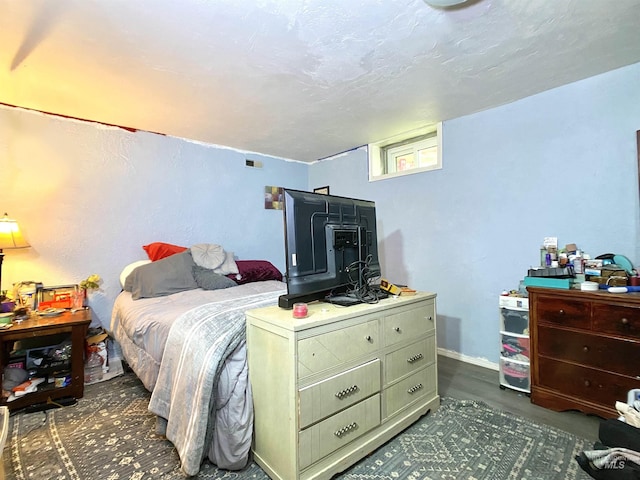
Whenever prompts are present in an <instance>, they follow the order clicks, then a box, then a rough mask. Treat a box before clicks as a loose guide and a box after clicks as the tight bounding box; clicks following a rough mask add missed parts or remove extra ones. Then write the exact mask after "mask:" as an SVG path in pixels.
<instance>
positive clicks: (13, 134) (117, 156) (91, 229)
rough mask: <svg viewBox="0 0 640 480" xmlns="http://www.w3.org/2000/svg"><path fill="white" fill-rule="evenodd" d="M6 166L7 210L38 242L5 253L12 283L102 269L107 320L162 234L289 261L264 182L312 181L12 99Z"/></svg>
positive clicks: (291, 167)
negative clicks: (131, 268) (133, 265)
mask: <svg viewBox="0 0 640 480" xmlns="http://www.w3.org/2000/svg"><path fill="white" fill-rule="evenodd" d="M245 158H249V159H253V160H260V161H262V162H263V168H261V169H253V168H249V167H246V166H245ZM0 172H1V174H0V192H2V193H1V194H0V195H1V197H0V198H1V200H0V209H2V212H4V211H6V212H8V213H9V215H10V217H12V218H15V219H16V220H18V221H19V222H20V225H21V227H22V229H23V231H24V235H25V237H26V238H27V240H28V241H29V243H30V244H31V248H29V249H25V250H12V251H5V261H4V265H3V278H2V285H3V286H2V288H3V289H5V290H6V289H9V288H11V285H12V284H13V283H14V282H18V281H22V280H37V281H42V282H44V284H45V285H62V284H73V283H78V282H79V281H80V280H82V279H84V278H86V277H87V276H88V275H90V274H92V273H97V274H99V275H101V276H102V278H103V279H104V283H103V285H102V288H101V289H100V290H99V291H97V292H95V293H92V294H91V295H90V298H89V304H90V306H91V307H92V310H93V312H94V318H95V320H96V322H94V323H101V324H102V325H104V326H108V325H109V322H110V319H111V308H112V306H113V301H114V299H115V297H116V295H117V294H118V292H119V291H120V285H119V281H118V277H119V274H120V272H121V271H122V268H123V267H124V266H125V265H127V264H128V263H130V262H132V261H135V260H140V259H143V258H146V254H145V252H144V250H143V249H142V246H143V245H146V244H148V243H151V242H156V241H162V242H169V243H174V244H178V245H184V246H191V245H193V244H195V243H217V244H220V245H222V246H223V247H224V248H225V249H226V250H228V251H232V252H234V254H235V255H236V256H237V257H238V258H240V259H266V260H269V261H271V262H273V263H274V264H275V265H276V266H277V267H279V268H280V269H283V268H284V253H283V250H284V247H283V245H284V233H283V232H284V229H283V223H282V222H283V220H282V212H281V211H280V210H265V208H264V188H265V186H267V185H274V186H288V187H292V188H300V189H305V188H307V179H308V166H307V165H306V164H303V163H298V162H290V161H284V160H281V159H276V158H272V157H267V156H264V155H257V154H251V153H243V152H238V151H235V150H231V149H228V148H220V147H214V146H210V145H202V144H197V143H193V142H189V141H185V140H182V139H177V138H173V137H166V136H162V135H157V134H151V133H146V132H129V131H126V130H123V129H119V128H112V127H105V126H101V125H97V124H93V123H88V122H79V121H73V120H69V119H63V118H58V117H53V116H48V115H42V114H38V113H34V112H29V111H24V110H20V109H16V108H0ZM285 180H286V185H283V182H285Z"/></svg>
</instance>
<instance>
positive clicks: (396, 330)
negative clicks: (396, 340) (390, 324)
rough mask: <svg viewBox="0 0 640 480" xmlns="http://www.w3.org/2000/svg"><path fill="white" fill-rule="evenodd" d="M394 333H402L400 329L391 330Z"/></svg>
mask: <svg viewBox="0 0 640 480" xmlns="http://www.w3.org/2000/svg"><path fill="white" fill-rule="evenodd" d="M393 330H394V331H395V332H396V333H402V331H401V330H400V327H396V328H394V329H393Z"/></svg>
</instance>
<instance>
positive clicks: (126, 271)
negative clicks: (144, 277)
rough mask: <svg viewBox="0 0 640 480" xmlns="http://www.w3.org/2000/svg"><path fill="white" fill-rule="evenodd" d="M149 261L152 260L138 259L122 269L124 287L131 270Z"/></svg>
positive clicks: (121, 282)
mask: <svg viewBox="0 0 640 480" xmlns="http://www.w3.org/2000/svg"><path fill="white" fill-rule="evenodd" d="M147 263H151V260H138V261H137V262H133V263H130V264H129V265H127V266H126V267H124V268H123V269H122V273H121V274H120V286H121V287H122V288H124V282H125V280H126V279H127V277H128V276H129V274H130V273H131V272H133V271H134V270H135V269H136V268H138V267H139V266H140V265H146V264H147Z"/></svg>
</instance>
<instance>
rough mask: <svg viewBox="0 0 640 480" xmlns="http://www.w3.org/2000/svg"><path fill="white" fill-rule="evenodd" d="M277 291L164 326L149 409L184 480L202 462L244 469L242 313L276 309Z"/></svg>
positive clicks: (247, 393) (246, 403)
mask: <svg viewBox="0 0 640 480" xmlns="http://www.w3.org/2000/svg"><path fill="white" fill-rule="evenodd" d="M281 293H282V292H268V293H262V294H256V295H252V296H249V297H245V298H241V299H234V300H230V301H223V302H217V303H210V304H206V305H201V306H199V307H196V308H194V309H193V310H190V311H188V312H186V313H184V314H183V315H182V316H180V317H179V318H178V319H177V320H176V321H175V322H174V324H173V325H172V326H171V331H170V332H169V336H168V338H167V343H166V346H165V351H164V355H163V357H162V358H163V359H162V363H161V365H160V371H159V374H158V381H157V383H156V386H155V389H154V390H153V393H152V395H151V401H150V402H149V411H150V412H152V413H154V414H155V415H158V433H160V434H162V435H165V436H166V437H167V439H169V440H170V441H171V442H172V443H173V444H174V446H175V447H176V450H177V451H178V454H179V455H180V460H181V468H182V471H183V472H184V473H185V474H186V475H196V474H197V473H198V471H199V470H200V465H201V463H202V461H203V460H204V459H205V458H207V457H208V458H209V459H210V460H211V461H212V462H213V463H215V464H216V465H218V467H220V468H224V469H229V470H237V469H241V468H243V467H244V466H245V465H246V464H247V462H248V458H249V450H250V447H251V435H252V431H253V406H252V399H251V388H250V385H249V381H248V375H247V362H246V348H245V338H246V327H245V315H244V312H245V311H246V310H249V309H253V308H259V307H264V306H268V305H275V304H277V300H278V296H279V295H280V294H281ZM214 392H215V394H214Z"/></svg>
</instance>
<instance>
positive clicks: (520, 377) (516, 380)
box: [500, 357, 531, 393]
mask: <svg viewBox="0 0 640 480" xmlns="http://www.w3.org/2000/svg"><path fill="white" fill-rule="evenodd" d="M500 384H501V385H504V386H505V387H508V388H512V389H514V390H520V391H522V392H527V393H528V392H530V391H531V380H530V367H529V364H528V363H526V362H519V361H517V360H511V359H509V358H503V357H502V358H500Z"/></svg>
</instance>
